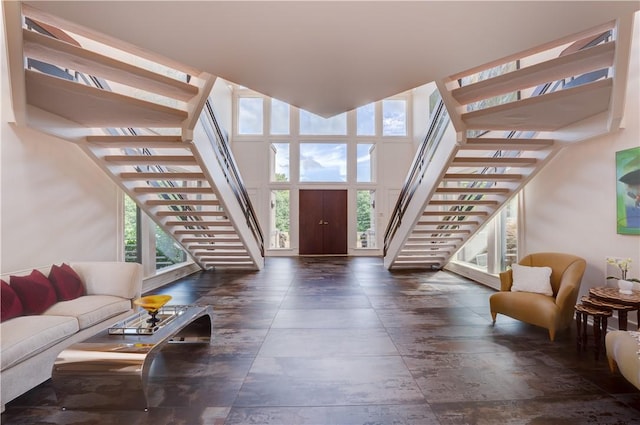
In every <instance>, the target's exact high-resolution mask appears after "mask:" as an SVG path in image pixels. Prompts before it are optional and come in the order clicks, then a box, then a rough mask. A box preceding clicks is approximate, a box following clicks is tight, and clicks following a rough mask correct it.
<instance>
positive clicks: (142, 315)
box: [109, 305, 189, 335]
mask: <svg viewBox="0 0 640 425" xmlns="http://www.w3.org/2000/svg"><path fill="white" fill-rule="evenodd" d="M188 308H189V306H186V305H168V306H164V307H162V308H160V310H158V313H157V316H156V317H157V319H158V322H157V323H153V322H152V321H151V320H150V317H151V316H150V315H149V313H148V312H147V311H140V312H138V313H136V314H134V315H133V316H130V317H128V318H126V319H124V320H122V321H120V322H117V323H115V324H113V325H112V326H111V327H109V335H153V334H154V333H155V332H157V331H158V330H160V329H162V328H163V327H164V326H166V325H168V324H169V323H171V322H172V321H174V320H175V319H176V318H178V317H180V316H181V315H182V314H184V313H185V312H186V311H187V309H188Z"/></svg>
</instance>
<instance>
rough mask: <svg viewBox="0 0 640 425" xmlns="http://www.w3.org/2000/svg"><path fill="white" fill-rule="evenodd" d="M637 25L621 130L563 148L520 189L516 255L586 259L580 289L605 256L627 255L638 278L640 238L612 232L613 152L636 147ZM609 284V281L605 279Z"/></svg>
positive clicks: (596, 281)
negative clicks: (520, 237)
mask: <svg viewBox="0 0 640 425" xmlns="http://www.w3.org/2000/svg"><path fill="white" fill-rule="evenodd" d="M639 34H640V29H639V23H638V21H637V20H636V22H635V29H634V41H633V43H634V45H633V48H632V57H631V66H630V70H629V71H630V78H629V85H628V87H627V96H626V108H625V118H624V120H623V123H624V125H625V128H623V129H622V130H620V131H618V132H616V133H615V134H611V135H606V136H603V137H599V138H597V139H593V140H590V141H586V142H581V143H578V144H576V145H572V146H570V147H568V148H565V149H564V150H563V151H562V152H560V154H559V155H558V156H557V157H556V158H554V160H553V161H552V162H551V163H550V164H549V165H547V167H545V169H544V170H542V171H541V172H540V173H539V174H538V175H537V176H536V177H535V178H534V179H533V180H532V181H531V183H530V184H529V185H527V186H526V188H525V190H524V216H525V223H524V226H525V227H524V233H525V240H524V244H523V245H522V251H521V255H525V254H527V253H530V252H536V251H561V252H569V253H573V254H576V255H579V256H581V257H583V258H585V259H586V260H587V264H588V265H587V270H586V273H585V276H584V279H583V281H582V288H581V290H582V293H583V294H584V293H586V292H588V289H589V288H591V287H594V286H602V285H604V284H605V283H606V279H605V264H606V263H605V258H606V257H608V256H619V257H631V258H632V259H633V263H632V271H631V273H630V276H629V277H636V278H640V236H632V235H619V234H617V233H616V176H615V153H616V152H617V151H620V150H624V149H629V148H633V147H637V146H640V125H639V123H638V117H640V107H639V99H640V45H639V41H640V36H639ZM609 285H610V286H613V285H614V282H612V281H609Z"/></svg>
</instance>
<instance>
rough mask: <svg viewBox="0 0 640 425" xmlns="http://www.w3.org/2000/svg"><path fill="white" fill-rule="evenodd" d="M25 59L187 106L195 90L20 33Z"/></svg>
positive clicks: (64, 44) (43, 37)
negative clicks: (170, 99) (48, 64)
mask: <svg viewBox="0 0 640 425" xmlns="http://www.w3.org/2000/svg"><path fill="white" fill-rule="evenodd" d="M23 40H24V53H25V56H27V57H30V58H33V59H36V60H39V61H42V62H45V63H50V64H53V65H58V66H61V67H63V68H67V69H72V70H75V71H79V72H82V73H86V74H89V75H94V76H98V77H102V78H104V79H106V80H111V81H115V82H118V83H121V84H125V85H128V86H131V87H135V88H139V89H143V90H146V91H150V92H153V93H156V94H160V95H163V96H166V97H170V98H174V99H178V100H180V101H183V102H186V101H189V100H190V99H191V98H193V97H194V96H195V95H197V94H198V87H197V86H194V85H191V84H189V83H186V82H183V81H179V80H176V79H175V78H171V77H168V76H166V75H162V74H158V73H156V72H152V71H149V70H147V69H144V68H140V67H137V66H134V65H132V64H130V63H127V62H122V61H120V60H117V59H114V58H112V57H109V56H105V55H103V54H100V53H96V52H93V51H91V50H87V49H84V48H81V47H78V46H74V45H73V44H70V43H67V42H65V41H61V40H57V39H55V38H52V37H49V36H46V35H42V34H38V33H37V32H35V31H30V30H28V29H23Z"/></svg>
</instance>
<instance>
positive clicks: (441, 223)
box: [416, 214, 480, 227]
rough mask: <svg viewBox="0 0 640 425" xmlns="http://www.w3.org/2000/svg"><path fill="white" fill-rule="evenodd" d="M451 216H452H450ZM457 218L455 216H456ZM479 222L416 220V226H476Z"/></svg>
mask: <svg viewBox="0 0 640 425" xmlns="http://www.w3.org/2000/svg"><path fill="white" fill-rule="evenodd" d="M451 215H453V214H451ZM456 217H457V216H456ZM479 224H480V222H479V221H473V220H418V223H416V226H455V227H460V226H478V225H479Z"/></svg>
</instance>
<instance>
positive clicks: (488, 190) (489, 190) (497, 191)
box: [435, 187, 511, 195]
mask: <svg viewBox="0 0 640 425" xmlns="http://www.w3.org/2000/svg"><path fill="white" fill-rule="evenodd" d="M510 192H511V190H510V189H508V188H503V187H437V188H436V192H435V193H438V194H460V193H477V194H493V195H507V194H509V193H510Z"/></svg>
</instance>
